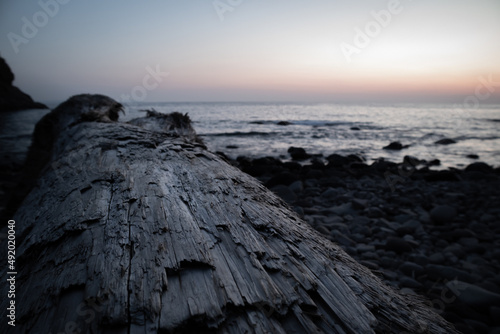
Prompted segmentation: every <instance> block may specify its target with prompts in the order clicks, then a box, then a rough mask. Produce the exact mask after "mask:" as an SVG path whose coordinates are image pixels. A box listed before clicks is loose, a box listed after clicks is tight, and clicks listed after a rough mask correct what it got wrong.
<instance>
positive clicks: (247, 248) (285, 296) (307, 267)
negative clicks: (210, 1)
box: [0, 96, 454, 334]
mask: <svg viewBox="0 0 500 334" xmlns="http://www.w3.org/2000/svg"><path fill="white" fill-rule="evenodd" d="M75 99H76V100H75ZM75 101H80V102H81V103H75ZM82 101H83V102H82ZM96 101H97V102H99V101H100V102H99V103H97V102H96ZM94 102H96V103H94ZM75 105H76V106H78V108H79V109H78V110H75ZM67 109H71V112H69V114H71V116H68V115H69V114H68V110H67ZM119 110H120V106H119V105H118V104H117V103H115V102H114V101H112V100H110V99H107V98H104V97H93V96H80V97H74V98H73V100H70V101H69V102H66V105H64V104H63V105H62V106H60V107H59V108H58V109H57V112H56V114H53V115H52V116H48V118H47V119H49V121H47V119H45V120H44V121H42V123H41V124H42V125H40V126H39V127H38V134H37V135H36V136H38V137H43V136H44V135H46V134H47V133H52V134H54V136H53V137H52V139H50V140H48V141H46V142H44V143H43V145H39V144H36V143H35V144H34V147H33V150H35V151H36V150H38V151H39V152H38V153H37V154H32V155H31V156H32V159H35V158H33V157H38V158H37V159H38V160H39V161H40V159H39V157H44V158H43V159H42V160H43V161H44V163H45V167H44V168H43V169H42V171H41V172H40V175H39V178H38V182H37V184H36V186H35V187H34V188H33V189H32V190H31V192H30V193H29V194H28V196H27V197H26V198H25V200H24V202H23V204H22V206H21V207H20V208H19V210H18V211H17V213H16V215H15V218H14V219H15V220H16V222H17V240H18V254H17V261H18V263H17V267H18V272H19V273H18V281H17V288H18V293H17V294H16V300H17V305H18V310H17V312H18V314H17V315H18V318H17V326H16V330H15V332H16V333H17V332H18V333H24V332H26V333H28V332H29V333H61V332H64V333H73V332H74V333H124V334H125V333H196V332H200V333H205V332H213V333H402V332H408V333H453V332H454V330H453V329H452V328H450V327H449V325H448V324H447V323H446V322H445V321H444V320H443V319H442V318H440V317H439V316H437V315H435V314H434V313H432V312H431V311H430V310H428V309H427V308H426V307H425V306H424V305H423V303H422V302H421V301H418V300H416V299H410V298H409V297H407V296H400V295H398V294H397V293H395V292H394V291H393V290H392V289H391V288H389V287H387V286H386V285H384V284H383V283H382V282H381V281H380V280H379V279H378V278H377V277H375V276H374V275H373V274H372V273H371V272H370V271H369V270H368V269H366V268H365V267H363V266H361V265H359V264H358V263H357V262H355V261H354V260H353V259H352V258H350V257H349V256H348V255H347V254H346V253H344V252H343V251H342V250H341V249H340V248H339V247H338V246H336V245H334V244H333V243H331V242H330V241H328V240H326V239H324V238H323V237H321V236H320V235H319V234H318V233H316V232H315V231H314V230H312V228H310V227H309V226H308V225H307V223H305V222H303V221H301V220H300V219H299V218H298V217H297V216H296V215H295V214H294V213H293V212H292V211H291V210H289V208H288V207H287V206H286V204H284V202H283V201H281V200H280V199H278V198H277V197H276V196H275V195H274V194H272V193H271V192H270V191H268V190H267V189H265V188H264V187H263V186H262V185H261V184H260V183H258V182H257V181H256V180H255V179H253V178H252V177H250V176H248V175H246V174H244V173H242V172H241V171H239V170H237V169H236V168H234V167H232V166H230V165H228V164H226V163H225V162H224V161H222V160H221V159H220V158H219V157H218V156H217V155H215V154H212V153H211V152H209V151H207V150H206V149H205V148H204V147H203V146H202V145H200V144H197V143H196V142H195V141H194V140H192V139H194V138H195V137H193V132H192V131H191V128H190V126H189V125H188V126H187V127H184V130H179V129H178V128H176V127H175V126H172V124H173V123H175V122H173V123H172V120H170V121H169V120H165V118H161V117H159V116H158V115H155V114H151V115H149V116H151V117H148V118H144V119H141V120H136V121H133V122H131V123H132V124H126V123H120V122H115V120H116V119H117V116H118V112H119ZM57 113H58V114H57ZM79 113H84V115H83V116H82V115H80V114H79ZM92 113H93V114H92ZM103 114H106V115H108V114H109V115H111V117H110V116H105V117H103V116H102V115H103ZM113 115H114V116H113ZM115 116H116V117H115ZM177 116H179V115H177ZM169 117H170V116H169ZM91 120H93V121H91ZM162 120H163V121H164V122H165V123H162V122H163V121H162ZM159 121H160V122H159ZM155 124H156V125H155ZM158 124H162V125H161V126H158ZM139 125H140V126H139ZM179 131H180V132H182V133H181V134H184V135H186V134H187V137H190V139H187V138H186V137H185V136H179V135H178V133H179ZM56 135H57V136H56ZM36 136H35V137H36ZM38 140H40V138H38ZM43 151H45V154H43ZM40 152H42V153H40ZM35 160H36V159H35ZM38 164H39V163H38ZM35 165H37V163H35V162H33V166H35ZM37 168H38V167H37ZM35 169H36V168H35ZM2 247H3V246H2ZM2 277H5V270H3V271H2ZM2 284H5V281H4V280H3V283H2ZM1 307H2V309H4V310H5V308H6V300H5V299H2V304H1ZM0 326H1V328H0V329H1V332H2V333H7V331H5V330H9V329H10V328H7V326H6V321H5V320H3V321H2V322H1V325H0Z"/></svg>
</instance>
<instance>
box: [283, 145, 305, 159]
mask: <svg viewBox="0 0 500 334" xmlns="http://www.w3.org/2000/svg"><path fill="white" fill-rule="evenodd" d="M288 153H290V156H291V157H292V159H293V160H306V159H309V158H310V157H311V155H310V154H307V153H306V150H304V149H303V148H302V147H293V146H292V147H290V148H289V149H288Z"/></svg>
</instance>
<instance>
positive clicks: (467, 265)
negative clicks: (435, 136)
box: [220, 147, 500, 334]
mask: <svg viewBox="0 0 500 334" xmlns="http://www.w3.org/2000/svg"><path fill="white" fill-rule="evenodd" d="M288 151H289V154H290V158H291V159H288V161H282V160H280V159H278V158H274V157H264V158H257V159H251V158H246V157H242V156H240V157H238V158H237V159H233V160H231V159H229V158H228V157H227V156H226V155H225V154H223V153H220V154H221V155H222V156H224V157H225V158H226V159H228V160H229V161H230V163H232V164H233V165H235V166H237V167H238V168H240V169H242V170H243V171H244V172H246V173H248V174H250V175H252V176H254V177H256V178H258V179H259V180H260V181H261V182H262V183H263V184H264V185H266V186H267V187H268V188H269V189H270V190H272V191H273V192H275V193H276V194H277V195H278V196H280V197H281V198H282V199H283V200H285V201H286V202H287V203H288V204H289V205H290V207H291V208H292V209H293V210H295V211H296V212H297V213H298V214H299V215H300V216H301V217H302V218H303V219H304V220H305V221H307V222H308V223H309V224H310V225H311V226H313V227H314V228H315V229H316V230H317V231H318V232H319V233H321V234H322V235H323V236H324V237H326V238H328V239H330V240H331V241H333V242H335V243H337V244H338V245H340V246H341V247H342V248H343V249H344V250H345V251H346V252H347V253H349V254H350V255H351V256H352V257H353V258H355V259H356V260H357V261H359V262H360V263H362V264H363V265H365V266H366V267H368V268H369V269H371V270H372V272H373V273H374V274H375V275H377V276H379V277H381V278H382V279H383V280H385V282H387V283H388V284H389V285H391V286H392V287H394V288H395V289H397V290H399V291H401V292H402V293H404V294H417V295H421V296H423V297H425V299H426V302H427V303H428V304H429V306H431V307H432V308H433V309H434V310H435V311H436V312H438V313H439V314H441V315H442V316H443V317H444V318H445V319H447V320H448V321H450V322H451V323H453V324H454V325H455V327H456V328H457V329H458V330H460V331H461V332H463V333H488V334H494V333H500V205H499V204H500V192H499V190H498V189H499V188H500V168H494V167H492V166H490V165H488V164H485V163H482V162H474V163H472V164H470V165H468V166H467V167H466V168H464V169H453V168H452V169H447V170H433V169H432V168H431V167H432V166H433V165H435V164H438V163H439V162H438V161H431V162H427V161H422V160H419V159H418V158H415V157H411V156H406V157H405V158H404V161H402V162H401V163H393V162H388V161H385V160H383V159H381V160H377V161H375V162H373V163H367V162H365V161H364V160H363V158H361V157H359V156H356V155H350V156H341V155H338V154H332V155H330V156H326V157H324V156H321V155H316V156H315V155H314V154H309V153H308V152H306V151H305V150H304V149H302V148H294V147H292V148H290V149H289V150H288Z"/></svg>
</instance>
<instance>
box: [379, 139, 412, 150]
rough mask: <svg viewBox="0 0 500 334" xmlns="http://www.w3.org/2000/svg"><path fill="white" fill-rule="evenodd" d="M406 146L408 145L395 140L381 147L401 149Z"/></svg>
mask: <svg viewBox="0 0 500 334" xmlns="http://www.w3.org/2000/svg"><path fill="white" fill-rule="evenodd" d="M407 147H408V145H403V144H401V143H400V142H398V141H395V142H392V143H390V144H389V145H387V146H384V147H383V149H384V150H393V151H399V150H402V149H404V148H407Z"/></svg>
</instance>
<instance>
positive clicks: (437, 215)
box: [429, 205, 457, 225]
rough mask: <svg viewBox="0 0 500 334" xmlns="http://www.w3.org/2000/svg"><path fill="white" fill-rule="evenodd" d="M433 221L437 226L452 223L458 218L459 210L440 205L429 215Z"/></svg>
mask: <svg viewBox="0 0 500 334" xmlns="http://www.w3.org/2000/svg"><path fill="white" fill-rule="evenodd" d="M429 215H430V217H431V220H432V221H433V222H434V223H435V224H441V225H442V224H446V223H451V222H452V221H453V219H455V217H456V216H457V210H455V208H454V207H452V206H449V205H439V206H436V207H434V209H432V210H431V212H430V213H429Z"/></svg>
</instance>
